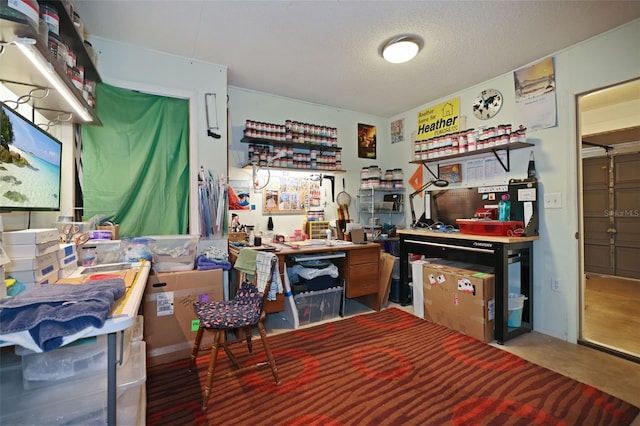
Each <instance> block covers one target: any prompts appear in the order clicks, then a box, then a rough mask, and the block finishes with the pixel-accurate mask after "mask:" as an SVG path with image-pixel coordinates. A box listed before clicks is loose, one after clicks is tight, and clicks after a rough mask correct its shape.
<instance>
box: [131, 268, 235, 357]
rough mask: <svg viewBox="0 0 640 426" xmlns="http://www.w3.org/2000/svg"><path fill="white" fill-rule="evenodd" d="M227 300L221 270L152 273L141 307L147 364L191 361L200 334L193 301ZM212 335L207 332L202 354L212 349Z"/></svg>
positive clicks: (201, 345)
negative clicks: (180, 360)
mask: <svg viewBox="0 0 640 426" xmlns="http://www.w3.org/2000/svg"><path fill="white" fill-rule="evenodd" d="M210 300H224V292H223V277H222V270H221V269H214V270H209V271H179V272H160V273H155V272H154V271H152V272H151V274H150V275H149V278H148V279H147V286H146V288H145V292H144V302H143V306H142V310H143V315H144V340H145V341H146V342H147V365H148V366H153V365H158V364H164V363H167V362H171V361H176V360H179V359H185V358H189V357H190V356H191V349H192V347H193V341H194V340H195V337H196V333H197V331H198V320H197V318H196V315H195V312H194V310H193V302H196V301H210ZM212 342H213V333H205V334H204V337H203V339H202V342H201V344H200V350H201V354H202V353H204V352H206V351H208V350H209V349H210V348H211V343H212Z"/></svg>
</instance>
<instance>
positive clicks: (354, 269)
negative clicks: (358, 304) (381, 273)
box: [345, 263, 378, 298]
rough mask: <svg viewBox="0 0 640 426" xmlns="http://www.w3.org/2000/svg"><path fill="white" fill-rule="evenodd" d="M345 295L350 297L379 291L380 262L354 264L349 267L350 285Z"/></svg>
mask: <svg viewBox="0 0 640 426" xmlns="http://www.w3.org/2000/svg"><path fill="white" fill-rule="evenodd" d="M345 292H346V293H345V295H346V297H348V298H352V297H359V296H364V295H366V294H374V293H377V292H378V263H365V264H361V265H352V266H351V267H350V268H349V285H347V286H346V289H345Z"/></svg>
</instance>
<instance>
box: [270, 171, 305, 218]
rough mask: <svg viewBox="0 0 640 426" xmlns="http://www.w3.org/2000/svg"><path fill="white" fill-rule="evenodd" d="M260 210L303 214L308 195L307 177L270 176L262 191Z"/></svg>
mask: <svg viewBox="0 0 640 426" xmlns="http://www.w3.org/2000/svg"><path fill="white" fill-rule="evenodd" d="M262 194H263V205H262V210H263V211H264V212H265V213H269V214H287V213H290V214H303V213H305V211H306V205H307V203H308V201H307V200H308V199H309V197H310V193H309V179H307V178H301V177H289V176H280V177H274V176H272V177H271V179H270V180H269V185H267V187H266V188H265V189H264V191H262Z"/></svg>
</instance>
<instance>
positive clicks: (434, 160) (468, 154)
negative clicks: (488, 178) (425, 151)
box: [410, 142, 534, 176]
mask: <svg viewBox="0 0 640 426" xmlns="http://www.w3.org/2000/svg"><path fill="white" fill-rule="evenodd" d="M531 146H534V145H533V144H532V143H527V142H513V143H508V144H504V145H498V146H493V147H491V148H483V149H477V150H475V151H471V152H463V153H459V154H452V155H446V156H444V157H438V158H428V159H426V160H413V161H410V163H412V164H423V165H424V166H425V167H426V168H427V170H429V172H430V173H431V174H432V175H433V176H436V175H434V174H433V172H432V171H431V169H429V166H428V165H427V163H437V162H440V161H446V160H452V159H454V158H462V157H471V156H476V155H480V154H487V153H492V154H493V155H494V156H495V157H496V159H497V160H498V162H499V163H500V165H501V166H502V168H503V169H504V171H505V172H508V171H509V169H510V156H509V152H510V151H512V150H515V149H522V148H527V147H531ZM500 151H505V152H506V153H507V164H504V163H503V162H502V159H501V158H500V156H499V155H498V152H500Z"/></svg>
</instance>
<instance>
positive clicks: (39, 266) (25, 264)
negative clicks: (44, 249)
mask: <svg viewBox="0 0 640 426" xmlns="http://www.w3.org/2000/svg"><path fill="white" fill-rule="evenodd" d="M57 263H58V255H57V254H56V253H49V254H44V255H42V256H37V257H16V258H13V259H11V262H9V263H7V265H6V266H5V269H6V270H7V271H9V272H13V271H41V274H44V275H46V274H48V273H49V272H51V271H45V270H46V269H48V268H49V266H50V265H54V264H57Z"/></svg>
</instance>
